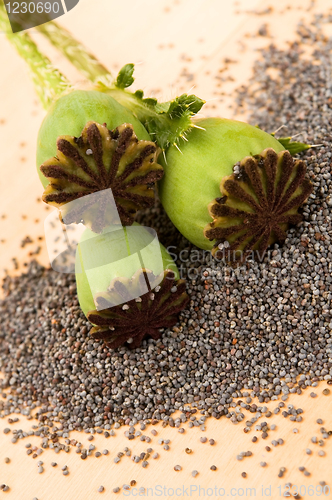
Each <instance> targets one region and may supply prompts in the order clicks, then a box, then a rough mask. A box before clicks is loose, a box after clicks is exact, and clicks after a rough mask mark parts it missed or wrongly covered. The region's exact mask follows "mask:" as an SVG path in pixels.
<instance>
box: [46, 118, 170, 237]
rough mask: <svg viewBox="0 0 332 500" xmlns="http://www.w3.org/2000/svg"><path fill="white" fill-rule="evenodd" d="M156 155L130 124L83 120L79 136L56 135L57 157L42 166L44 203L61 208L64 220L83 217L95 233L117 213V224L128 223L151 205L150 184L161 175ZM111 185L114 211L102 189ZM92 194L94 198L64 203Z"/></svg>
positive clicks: (150, 144) (156, 152)
mask: <svg viewBox="0 0 332 500" xmlns="http://www.w3.org/2000/svg"><path fill="white" fill-rule="evenodd" d="M158 154H159V149H158V148H157V146H156V145H155V144H154V143H153V142H150V141H139V140H138V139H137V137H136V135H135V132H134V130H133V127H132V125H130V124H127V123H125V124H123V125H121V126H119V127H117V128H116V129H114V130H113V131H111V130H108V128H107V126H106V124H104V125H100V124H99V123H96V122H92V121H91V122H88V123H87V124H86V126H85V127H84V129H83V132H82V135H81V136H80V137H79V138H76V137H71V136H61V137H59V138H58V140H57V156H56V157H54V158H51V159H49V160H47V161H46V162H44V163H43V164H42V165H41V167H40V170H41V172H42V173H43V174H44V176H45V177H47V178H48V179H49V181H50V184H49V185H48V186H47V188H46V190H45V191H44V194H43V201H45V202H46V203H48V204H50V205H54V206H56V207H57V208H61V217H62V220H64V222H65V223H66V224H71V223H72V222H76V223H79V222H82V221H83V222H84V224H85V225H86V226H87V227H89V228H90V229H92V230H93V231H94V232H98V233H100V232H101V231H102V230H103V228H104V227H106V226H108V225H110V224H114V223H118V222H117V220H115V219H118V214H119V216H120V219H121V223H122V225H124V226H129V225H131V224H133V222H134V217H135V215H136V212H137V211H138V210H139V209H143V208H147V207H150V206H152V205H153V204H154V190H153V187H154V185H155V184H156V182H157V181H158V180H159V179H161V177H162V176H163V168H162V166H161V165H159V164H158V163H157V162H156V159H157V156H158ZM110 188H111V190H112V194H113V197H114V201H115V204H116V209H117V210H110V205H109V203H108V198H107V196H109V195H108V192H107V191H106V190H109V189H110ZM97 192H99V193H100V195H99V196H98V197H93V196H92V197H87V198H86V200H84V199H82V200H81V201H82V203H76V204H75V203H73V204H70V203H69V202H72V201H74V200H77V199H80V198H82V197H85V196H86V195H89V194H93V193H97ZM66 205H67V206H66Z"/></svg>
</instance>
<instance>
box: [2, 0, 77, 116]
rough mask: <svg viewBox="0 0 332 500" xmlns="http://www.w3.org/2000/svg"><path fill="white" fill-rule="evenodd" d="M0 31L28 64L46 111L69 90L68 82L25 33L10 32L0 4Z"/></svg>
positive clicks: (4, 11)
mask: <svg viewBox="0 0 332 500" xmlns="http://www.w3.org/2000/svg"><path fill="white" fill-rule="evenodd" d="M0 30H1V31H3V32H4V33H5V34H6V36H7V38H8V40H9V41H10V43H11V44H12V45H13V46H14V47H15V48H16V50H17V52H18V53H19V54H20V56H21V57H22V58H23V59H24V60H25V62H26V63H27V64H28V66H29V68H30V71H31V74H32V79H33V82H34V84H35V88H36V91H37V94H38V96H39V98H40V100H41V103H42V104H43V106H44V108H45V109H47V108H48V107H49V106H50V105H51V104H52V102H54V100H56V99H57V98H58V97H59V96H60V95H61V94H62V93H63V92H64V91H66V90H68V89H69V88H70V83H69V81H68V80H67V79H66V78H65V77H64V76H63V75H62V74H61V73H60V71H58V70H57V69H56V68H55V67H54V66H53V65H52V63H51V61H50V60H49V59H48V58H47V57H46V56H44V55H43V54H42V53H41V52H40V51H39V50H38V47H37V45H36V44H35V43H34V42H33V40H32V39H31V38H30V36H29V35H28V34H27V33H15V34H13V33H12V31H11V27H10V24H9V21H8V16H7V12H6V10H5V8H4V6H3V4H2V2H0Z"/></svg>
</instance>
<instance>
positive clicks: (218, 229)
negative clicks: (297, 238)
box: [204, 148, 312, 263]
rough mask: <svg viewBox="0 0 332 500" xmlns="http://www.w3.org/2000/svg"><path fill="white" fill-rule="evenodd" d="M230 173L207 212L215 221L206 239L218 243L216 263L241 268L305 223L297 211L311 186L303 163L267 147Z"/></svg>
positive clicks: (284, 152) (310, 190)
mask: <svg viewBox="0 0 332 500" xmlns="http://www.w3.org/2000/svg"><path fill="white" fill-rule="evenodd" d="M233 171H234V173H233V174H232V175H230V176H228V177H224V178H223V179H222V181H221V185H220V191H221V194H222V197H220V198H216V199H215V200H213V202H211V203H210V205H209V207H208V209H209V213H210V215H211V217H212V218H213V219H214V220H213V222H211V223H210V224H208V225H207V226H206V227H205V230H204V235H205V236H206V237H207V238H208V239H209V240H210V241H212V240H216V243H215V245H214V248H213V250H212V253H213V254H214V255H215V256H216V257H217V258H225V257H226V260H227V261H228V262H229V263H238V262H240V263H241V262H244V261H245V259H246V258H247V257H248V256H249V255H254V256H255V255H257V254H259V255H260V258H261V257H262V256H263V255H264V253H265V251H266V250H267V248H268V247H269V246H270V245H271V244H272V243H274V242H277V241H278V242H281V243H282V242H284V240H285V239H286V231H287V229H288V228H289V226H290V225H294V224H298V223H299V222H301V221H302V219H303V216H302V214H300V213H298V209H299V207H300V206H301V205H302V204H303V203H304V202H305V200H306V199H307V198H308V197H309V195H310V193H311V192H312V184H311V183H310V181H309V180H308V179H306V178H305V174H306V166H305V164H304V162H303V161H302V160H295V161H294V159H293V158H292V156H291V154H290V153H289V152H288V151H281V152H280V153H279V154H277V153H276V152H275V151H274V150H273V149H271V148H269V149H265V150H264V151H263V152H262V153H261V154H259V155H255V156H247V157H245V158H244V159H243V160H242V161H241V162H240V164H236V165H235V166H234V168H233ZM226 242H227V245H226V244H225V243H226ZM225 250H227V251H226V252H225Z"/></svg>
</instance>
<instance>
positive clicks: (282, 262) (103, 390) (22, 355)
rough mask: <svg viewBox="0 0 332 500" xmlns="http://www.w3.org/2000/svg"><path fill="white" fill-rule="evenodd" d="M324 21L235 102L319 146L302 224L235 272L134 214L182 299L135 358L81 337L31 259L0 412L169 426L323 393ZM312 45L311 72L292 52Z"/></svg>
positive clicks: (326, 305)
mask: <svg viewBox="0 0 332 500" xmlns="http://www.w3.org/2000/svg"><path fill="white" fill-rule="evenodd" d="M326 20H327V18H324V17H317V18H316V21H315V24H313V25H311V26H310V29H309V28H306V27H305V29H304V27H303V26H302V27H301V29H299V32H298V33H299V37H300V38H299V40H300V41H299V42H298V43H293V44H292V45H291V46H290V48H289V50H287V51H280V50H278V49H276V48H275V47H273V46H271V47H269V48H268V49H266V50H264V51H263V52H262V58H261V59H260V60H259V62H257V63H256V66H255V68H254V76H253V79H252V82H250V84H249V85H248V86H247V87H243V88H241V89H240V90H239V92H238V95H237V104H238V106H239V107H241V106H242V105H244V104H245V105H246V106H249V110H250V112H251V116H250V123H253V124H259V126H260V127H261V128H263V129H264V130H266V131H269V132H272V131H273V130H276V129H277V128H278V127H280V126H281V125H285V124H286V125H287V129H284V130H283V131H282V132H283V133H282V134H281V132H280V134H279V135H294V134H298V133H300V132H301V133H303V136H302V138H303V139H304V140H305V141H306V142H308V143H310V144H321V145H322V146H320V147H318V148H315V149H311V150H309V151H308V152H306V153H305V154H302V157H304V158H305V159H306V162H307V165H308V176H309V178H310V179H311V182H312V184H313V186H314V191H313V193H312V194H311V196H310V198H309V200H308V202H307V203H306V205H305V206H304V208H303V214H304V222H303V223H302V224H301V225H300V226H299V227H296V228H293V229H291V230H290V232H289V234H288V238H287V240H286V242H285V244H284V245H283V246H282V247H280V248H279V246H278V245H275V246H274V247H272V248H271V249H270V251H269V252H268V253H267V254H266V255H265V257H264V259H262V261H261V262H254V261H247V262H246V264H245V265H244V266H242V267H239V268H237V269H233V268H230V267H227V266H225V265H222V264H220V263H218V262H217V261H214V260H213V258H212V257H210V255H209V254H208V253H207V252H205V253H204V252H203V251H199V250H198V249H196V248H195V247H193V246H192V245H190V244H189V243H188V241H186V240H185V239H184V238H183V237H182V236H181V235H180V234H179V233H178V232H177V231H176V229H175V228H174V227H173V226H172V224H171V223H170V221H169V220H168V219H167V216H166V214H165V213H164V211H163V209H162V208H161V207H160V205H158V204H157V205H156V207H155V208H153V209H150V210H149V211H147V212H145V213H144V214H141V216H140V218H139V221H140V222H141V223H143V224H145V225H147V226H151V227H154V228H156V230H157V231H158V234H159V238H160V241H161V242H162V243H164V244H165V246H170V245H172V248H170V251H171V252H173V253H176V254H177V255H178V261H177V263H178V265H179V267H180V266H181V275H182V277H184V278H186V279H187V291H188V294H189V296H190V299H191V300H190V303H189V305H188V306H187V308H186V310H184V311H182V313H181V314H180V316H179V323H178V324H177V325H176V326H175V327H173V328H172V329H170V330H165V331H164V332H163V333H162V336H161V338H160V339H159V340H157V341H156V340H152V339H147V340H144V341H143V343H142V345H141V347H140V348H137V349H135V350H130V349H128V348H127V347H122V348H119V349H116V350H110V349H108V348H106V347H105V346H104V345H103V343H102V342H100V341H95V340H93V339H92V338H90V336H89V330H90V328H91V325H90V324H89V323H88V322H87V320H86V318H85V317H84V315H83V313H82V312H81V311H80V308H79V304H78V300H77V296H76V285H75V278H74V276H72V275H64V274H58V273H56V272H54V271H53V270H50V269H45V268H43V267H42V266H40V265H39V264H38V263H37V262H32V263H31V264H30V265H29V267H28V269H27V273H26V274H22V275H21V276H19V277H10V276H7V277H6V278H5V280H4V284H3V289H4V292H5V298H4V300H3V301H2V302H0V315H1V327H0V370H1V372H2V373H3V374H4V378H3V379H2V380H1V381H0V383H1V385H0V388H2V390H4V389H10V390H9V392H8V391H6V392H7V393H8V394H7V396H6V397H5V399H4V400H3V401H1V402H0V414H1V415H2V416H4V415H8V414H10V413H13V412H17V413H19V412H21V413H22V414H25V415H30V414H31V412H32V410H33V409H34V408H36V407H39V406H41V408H40V409H39V410H38V418H39V420H40V421H41V422H44V423H47V422H59V423H60V424H61V428H62V429H64V430H71V429H85V430H87V429H94V428H100V429H110V428H111V426H112V425H113V424H114V425H115V426H116V427H118V425H119V424H123V423H125V424H130V425H135V424H136V423H137V422H139V421H140V422H144V421H146V420H148V419H149V420H151V419H152V422H153V421H157V420H164V421H165V422H168V424H169V425H171V426H177V427H178V426H179V425H180V422H184V421H186V420H187V419H189V418H190V415H191V413H190V411H192V410H193V409H197V410H201V412H202V413H203V415H205V416H210V415H212V416H213V417H216V418H219V417H221V416H223V415H226V417H227V418H230V419H231V421H232V422H234V423H237V422H240V421H242V420H243V419H244V418H245V417H244V414H243V413H242V411H241V406H240V407H239V408H240V409H239V408H236V410H235V406H236V403H235V402H233V398H236V397H244V398H247V399H246V401H247V402H242V407H244V408H246V409H249V410H250V411H252V412H256V411H257V410H258V411H259V410H260V407H258V406H257V405H256V404H250V403H251V398H252V397H255V396H257V397H258V401H259V402H260V403H261V404H262V405H264V404H265V403H267V402H269V401H271V400H276V399H279V398H280V397H282V399H283V401H285V400H286V399H287V397H288V394H289V393H298V394H300V393H301V392H302V390H303V389H305V388H306V387H308V386H313V387H315V386H317V384H318V381H320V380H326V381H328V384H332V335H331V330H332V318H331V312H332V311H331V298H332V273H331V271H332V242H331V237H332V177H331V156H332V149H331V144H332V134H331V130H332V79H331V74H332V67H331V65H332V57H331V53H332V40H327V39H324V37H323V35H322V34H321V31H320V23H322V22H325V21H326ZM313 42H314V43H315V47H316V49H315V51H314V60H315V64H312V59H308V58H305V57H303V56H301V50H302V46H303V45H304V44H306V43H308V44H309V45H310V46H312V45H313ZM270 67H273V68H276V69H278V70H279V74H278V78H271V76H270V75H269V68H270ZM253 82H255V91H252V90H251V88H252V85H251V83H253ZM181 251H182V253H181V258H179V256H180V252H181ZM261 409H264V406H262V407H261ZM176 410H180V411H181V414H180V417H179V418H178V419H174V420H173V418H172V416H171V415H172V413H173V412H174V411H176ZM263 413H264V411H263ZM197 422H199V421H198V420H197ZM195 425H196V424H195ZM197 425H200V424H199V423H198V424H197Z"/></svg>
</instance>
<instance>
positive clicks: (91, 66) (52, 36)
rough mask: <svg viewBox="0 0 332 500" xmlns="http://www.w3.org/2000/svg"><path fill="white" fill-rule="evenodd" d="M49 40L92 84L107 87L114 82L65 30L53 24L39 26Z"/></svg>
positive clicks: (106, 70) (105, 69) (100, 65)
mask: <svg viewBox="0 0 332 500" xmlns="http://www.w3.org/2000/svg"><path fill="white" fill-rule="evenodd" d="M36 29H37V30H38V31H40V32H41V33H42V34H43V35H44V36H46V38H48V40H49V41H50V42H51V43H52V44H53V45H54V46H55V47H56V48H57V49H58V50H60V51H61V52H62V53H63V54H64V55H65V57H66V58H67V59H68V60H69V61H70V62H71V63H72V64H73V65H74V66H75V67H76V68H77V69H78V70H79V71H80V72H81V73H82V74H83V75H84V76H85V77H86V78H87V79H88V80H90V81H91V82H92V83H97V82H98V81H101V82H103V83H104V84H105V85H107V84H110V83H111V82H112V80H113V79H112V75H111V74H110V72H109V71H108V69H107V68H105V66H103V64H101V63H100V62H99V61H98V60H97V59H96V58H95V57H94V56H93V55H92V54H91V53H90V52H88V51H87V50H86V48H85V47H84V46H83V45H82V44H81V43H80V42H78V41H77V40H75V39H74V38H73V37H72V35H71V34H70V33H69V31H67V30H66V29H65V28H63V27H62V26H60V25H59V24H57V23H55V22H54V21H53V22H49V23H45V24H42V25H40V26H37V27H36Z"/></svg>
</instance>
